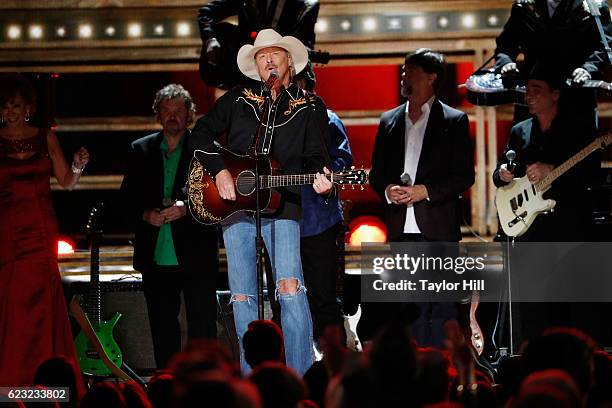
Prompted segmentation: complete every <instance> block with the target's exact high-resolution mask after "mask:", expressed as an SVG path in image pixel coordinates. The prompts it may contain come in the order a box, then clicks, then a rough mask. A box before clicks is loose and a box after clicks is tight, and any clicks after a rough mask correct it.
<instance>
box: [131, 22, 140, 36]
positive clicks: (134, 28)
mask: <svg viewBox="0 0 612 408" xmlns="http://www.w3.org/2000/svg"><path fill="white" fill-rule="evenodd" d="M141 35H142V26H141V25H140V24H138V23H131V24H129V25H128V36H129V37H132V38H136V37H140V36H141Z"/></svg>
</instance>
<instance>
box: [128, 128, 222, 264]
mask: <svg viewBox="0 0 612 408" xmlns="http://www.w3.org/2000/svg"><path fill="white" fill-rule="evenodd" d="M189 137H190V133H189V131H186V132H185V135H184V140H183V150H182V152H181V157H180V160H179V164H178V167H177V170H176V175H175V179H174V190H173V193H172V198H173V199H183V200H186V194H185V193H184V191H183V187H185V184H186V182H187V172H188V169H189V162H190V160H191V157H192V156H193V151H191V150H190V148H189V145H190V143H188V139H189ZM162 140H163V133H161V132H158V133H153V134H151V135H148V136H145V137H143V138H141V139H138V140H136V141H134V142H133V143H132V144H131V145H130V154H129V160H128V165H127V169H126V172H125V176H124V178H123V183H122V184H121V191H122V193H123V194H122V196H123V197H122V198H123V200H124V205H125V206H126V207H127V208H128V209H129V210H128V216H129V222H130V223H131V224H132V225H133V226H134V230H135V239H134V269H136V270H138V271H141V272H146V271H148V270H150V269H151V268H152V267H153V266H154V264H153V257H154V255H155V246H156V244H157V236H158V234H159V227H154V226H153V225H151V224H149V223H147V222H145V221H143V219H142V215H143V213H144V211H145V210H149V209H153V208H161V207H162V200H163V198H164V174H163V170H164V163H163V160H162V151H161V143H162ZM185 204H187V203H185ZM170 226H171V229H172V239H173V242H174V249H175V251H176V257H177V259H178V262H179V265H180V266H181V267H183V268H185V269H189V270H190V271H200V272H202V273H203V272H205V271H206V273H216V271H217V262H218V261H217V253H218V240H217V229H216V228H215V227H210V226H204V225H201V224H199V223H197V222H196V221H195V220H194V219H193V217H192V216H191V215H190V214H189V210H188V211H187V214H186V215H185V216H184V217H182V218H180V219H178V220H176V221H173V222H172V223H171V224H170Z"/></svg>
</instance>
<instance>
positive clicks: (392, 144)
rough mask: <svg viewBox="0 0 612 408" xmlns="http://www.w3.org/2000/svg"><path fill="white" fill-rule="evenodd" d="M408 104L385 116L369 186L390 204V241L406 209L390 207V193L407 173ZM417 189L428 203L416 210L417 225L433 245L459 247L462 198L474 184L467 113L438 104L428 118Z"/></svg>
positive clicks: (387, 211) (400, 227) (387, 209)
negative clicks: (424, 191) (450, 243)
mask: <svg viewBox="0 0 612 408" xmlns="http://www.w3.org/2000/svg"><path fill="white" fill-rule="evenodd" d="M405 112H406V104H405V103H403V104H402V105H400V106H398V107H397V108H395V109H392V110H390V111H387V112H385V113H383V115H382V117H381V119H380V125H379V126H378V133H377V134H376V143H375V145H374V153H373V156H372V171H371V172H370V184H371V185H372V187H373V188H374V190H375V191H376V192H377V193H378V195H379V196H380V197H381V199H382V200H383V202H384V203H385V216H386V224H387V236H388V237H389V240H393V239H395V238H397V237H398V236H399V235H400V234H401V233H402V232H403V229H404V223H405V220H406V206H405V205H395V204H387V200H386V198H385V188H386V187H387V186H388V185H389V184H400V175H401V174H402V173H403V172H404V155H405V150H406V148H405V130H406V119H405ZM414 184H415V185H416V184H423V185H425V187H426V188H427V191H428V192H429V200H423V201H421V202H418V203H415V204H414V214H415V218H416V222H417V225H418V227H419V229H420V230H421V233H422V234H423V236H424V237H425V238H426V239H428V240H432V241H459V240H460V239H461V232H460V229H459V227H460V221H459V220H460V218H461V213H460V211H461V208H460V205H459V204H460V201H459V199H460V195H461V194H462V193H463V192H464V191H465V190H466V189H468V188H469V187H470V186H471V185H472V184H474V153H473V147H472V141H471V139H470V132H469V122H468V117H467V115H466V114H465V113H463V112H461V111H459V110H456V109H453V108H451V107H450V106H448V105H445V104H443V103H442V102H440V101H439V100H438V99H435V100H434V102H433V105H432V107H431V111H430V114H429V120H428V122H427V128H426V129H425V136H424V138H423V146H422V149H421V155H420V157H419V164H418V167H417V174H416V179H415V180H414Z"/></svg>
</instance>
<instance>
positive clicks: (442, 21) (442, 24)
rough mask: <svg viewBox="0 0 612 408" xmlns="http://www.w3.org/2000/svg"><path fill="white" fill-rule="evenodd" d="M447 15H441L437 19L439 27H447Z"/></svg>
mask: <svg viewBox="0 0 612 408" xmlns="http://www.w3.org/2000/svg"><path fill="white" fill-rule="evenodd" d="M448 23H449V21H448V17H445V16H442V17H440V18H439V19H438V27H440V28H446V27H448Z"/></svg>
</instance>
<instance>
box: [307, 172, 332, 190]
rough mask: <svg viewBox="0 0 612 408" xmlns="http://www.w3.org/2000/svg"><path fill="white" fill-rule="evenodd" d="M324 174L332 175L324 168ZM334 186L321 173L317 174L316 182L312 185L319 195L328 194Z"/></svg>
mask: <svg viewBox="0 0 612 408" xmlns="http://www.w3.org/2000/svg"><path fill="white" fill-rule="evenodd" d="M323 172H324V173H325V174H331V172H330V171H329V170H328V169H327V167H323ZM333 186H334V184H333V183H332V182H331V181H330V180H328V178H327V177H325V176H324V175H323V174H321V173H317V175H316V176H315V181H314V183H313V184H312V187H313V188H314V191H316V193H317V194H327V193H329V192H330V191H331V189H332V187H333Z"/></svg>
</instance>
